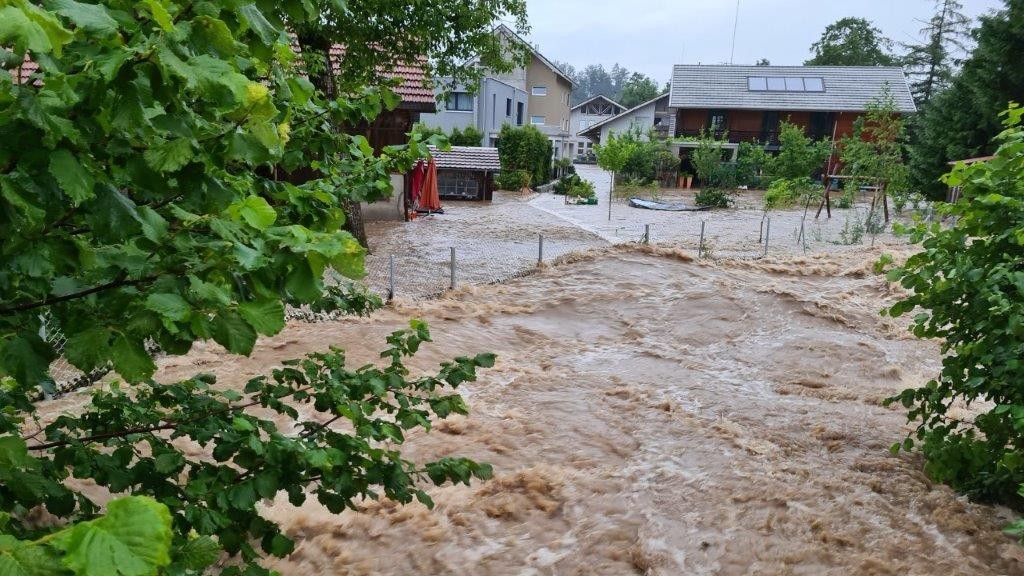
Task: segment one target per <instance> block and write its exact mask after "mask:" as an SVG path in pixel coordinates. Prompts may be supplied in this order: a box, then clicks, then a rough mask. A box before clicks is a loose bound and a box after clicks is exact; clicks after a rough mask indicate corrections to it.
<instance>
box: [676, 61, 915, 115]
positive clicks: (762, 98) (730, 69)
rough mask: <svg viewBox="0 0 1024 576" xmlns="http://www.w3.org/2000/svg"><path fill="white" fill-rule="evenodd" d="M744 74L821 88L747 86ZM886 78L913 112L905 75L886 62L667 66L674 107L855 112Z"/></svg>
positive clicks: (902, 104) (900, 101)
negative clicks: (820, 83)
mask: <svg viewBox="0 0 1024 576" xmlns="http://www.w3.org/2000/svg"><path fill="white" fill-rule="evenodd" d="M749 76H784V77H785V76H799V77H803V76H810V77H819V78H822V79H824V81H825V91H824V92H752V91H750V90H748V89H747V77H749ZM886 83H888V84H889V90H890V91H891V92H892V95H893V99H894V100H895V101H896V108H897V109H898V110H899V111H900V112H904V113H910V112H916V111H917V107H916V106H914V99H913V98H912V97H911V95H910V87H909V86H908V85H907V77H906V76H905V75H904V74H903V70H902V69H901V68H899V67H891V66H729V65H712V66H703V65H689V64H677V65H676V66H675V67H674V68H673V69H672V92H671V97H670V99H669V106H671V107H673V108H727V109H728V108H732V109H747V110H793V111H799V110H807V111H830V112H860V111H863V110H864V107H865V105H866V104H867V103H868V102H869V101H871V99H873V98H875V97H876V96H877V95H878V94H879V92H880V91H881V90H882V87H883V86H884V85H885V84H886Z"/></svg>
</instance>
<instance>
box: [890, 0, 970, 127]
mask: <svg viewBox="0 0 1024 576" xmlns="http://www.w3.org/2000/svg"><path fill="white" fill-rule="evenodd" d="M961 10H963V5H962V4H961V3H960V2H958V1H957V0H936V1H935V15H934V16H932V17H931V19H929V20H928V22H927V23H926V25H925V27H924V28H922V29H921V35H922V36H923V37H924V41H923V42H921V43H920V44H904V45H903V46H904V48H906V49H907V54H906V56H904V57H903V63H904V68H905V69H906V71H907V75H909V76H910V78H911V80H912V82H911V90H912V91H913V93H914V100H915V101H916V102H917V105H918V107H923V106H924V105H925V104H927V103H928V101H929V100H931V98H932V96H934V95H935V94H936V93H938V92H939V91H941V90H942V89H943V88H946V87H947V86H949V83H950V82H952V80H953V76H954V74H955V72H956V67H957V65H958V63H959V62H958V61H957V57H958V55H959V56H961V57H962V55H964V54H966V53H967V40H968V39H969V38H970V35H971V19H970V18H969V17H968V16H965V15H964V14H963V12H961Z"/></svg>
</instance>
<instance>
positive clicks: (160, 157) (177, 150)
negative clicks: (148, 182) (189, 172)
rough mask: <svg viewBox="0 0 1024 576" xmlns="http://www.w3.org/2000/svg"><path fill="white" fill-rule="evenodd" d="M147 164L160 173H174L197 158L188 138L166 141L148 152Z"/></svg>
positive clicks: (146, 155) (146, 156)
mask: <svg viewBox="0 0 1024 576" xmlns="http://www.w3.org/2000/svg"><path fill="white" fill-rule="evenodd" d="M143 157H144V158H145V159H146V163H147V164H149V166H150V167H151V168H153V169H154V170H156V171H158V172H174V171H176V170H178V169H180V168H181V167H183V166H184V165H186V164H188V162H189V160H191V159H192V158H194V157H195V152H194V151H193V149H192V141H191V140H189V139H188V138H176V139H174V140H165V141H163V142H160V143H159V144H156V145H154V146H152V147H151V148H149V149H148V150H146V152H145V153H144V154H143Z"/></svg>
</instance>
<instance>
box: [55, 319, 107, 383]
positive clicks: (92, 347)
mask: <svg viewBox="0 0 1024 576" xmlns="http://www.w3.org/2000/svg"><path fill="white" fill-rule="evenodd" d="M64 356H65V357H66V358H67V359H68V362H71V364H72V365H73V366H75V367H77V368H80V369H81V370H84V371H86V372H88V371H90V370H93V369H94V368H96V367H98V366H100V365H101V364H103V363H104V362H106V361H107V359H108V358H110V333H109V332H108V331H107V330H106V329H105V328H102V327H100V326H92V327H90V328H87V329H85V330H83V331H82V332H78V333H76V334H72V335H71V336H70V337H68V341H67V343H66V344H64Z"/></svg>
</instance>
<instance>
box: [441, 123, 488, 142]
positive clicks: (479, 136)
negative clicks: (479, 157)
mask: <svg viewBox="0 0 1024 576" xmlns="http://www.w3.org/2000/svg"><path fill="white" fill-rule="evenodd" d="M448 141H449V142H451V145H452V146H480V144H481V143H483V141H484V133H483V132H481V131H479V130H477V129H476V127H474V126H466V128H465V129H464V130H459V129H458V128H454V129H452V133H451V135H449V136H448Z"/></svg>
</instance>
